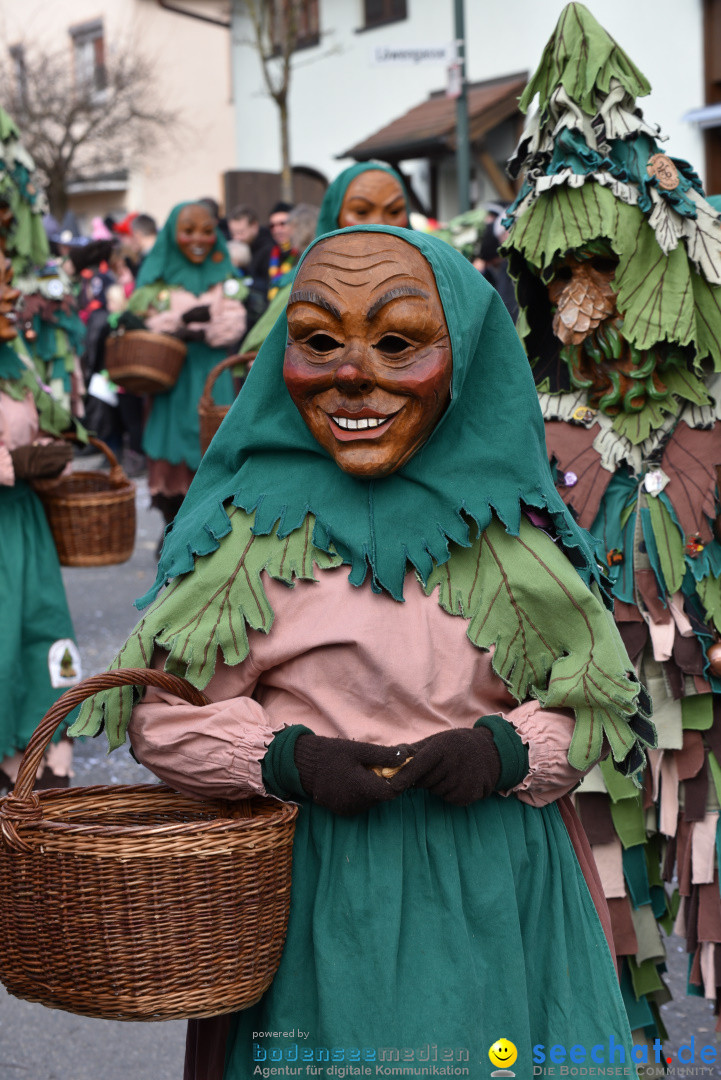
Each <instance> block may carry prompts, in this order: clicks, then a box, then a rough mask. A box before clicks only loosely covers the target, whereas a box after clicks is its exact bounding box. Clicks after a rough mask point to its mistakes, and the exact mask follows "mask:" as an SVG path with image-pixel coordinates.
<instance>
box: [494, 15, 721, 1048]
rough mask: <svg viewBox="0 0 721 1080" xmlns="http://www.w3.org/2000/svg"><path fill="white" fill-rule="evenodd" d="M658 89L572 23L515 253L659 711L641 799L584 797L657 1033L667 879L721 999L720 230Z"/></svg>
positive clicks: (525, 139) (626, 627) (532, 325)
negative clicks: (656, 106)
mask: <svg viewBox="0 0 721 1080" xmlns="http://www.w3.org/2000/svg"><path fill="white" fill-rule="evenodd" d="M649 89H650V87H649V84H648V82H647V81H646V79H645V78H644V76H643V75H642V74H641V72H640V71H639V70H638V69H637V68H636V67H635V66H634V64H633V63H632V62H631V60H630V59H629V58H628V57H627V56H626V54H625V53H624V52H623V51H622V50H621V49H620V47H619V46H618V45H617V44H616V42H615V41H613V39H612V38H610V37H609V35H608V34H607V33H606V32H605V31H604V30H603V29H602V28H601V27H600V26H599V24H598V23H597V22H596V21H595V19H594V18H593V17H592V16H591V15H590V13H589V12H588V11H587V10H586V9H585V8H584V7H583V6H582V5H581V4H570V5H569V6H568V7H567V8H566V9H565V10H564V11H563V13H562V15H561V17H560V20H559V23H558V26H557V28H556V31H555V32H554V34H553V36H552V37H551V39H550V41H549V42H548V44H547V46H546V49H545V51H544V54H543V59H542V60H541V64H540V66H539V68H538V70H537V71H536V73H535V74H534V76H533V77H532V79H531V81H530V82H529V85H528V87H527V88H526V91H525V93H524V96H523V98H522V99H521V107H522V108H523V109H524V110H527V109H528V108H529V106H530V104H531V102H532V101H533V99H534V96H535V95H536V94H538V95H539V107H538V111H537V112H536V113H535V114H534V115H533V117H532V118H530V119H529V120H528V122H527V125H526V129H525V131H524V133H523V135H522V137H521V141H520V144H519V147H518V149H517V151H516V154H515V156H514V158H513V159H512V161H511V172H512V173H513V174H518V173H519V172H520V170H521V169H523V171H524V181H523V186H522V188H521V191H520V194H519V196H518V198H517V200H516V202H515V203H514V204H513V206H512V207H511V208H510V210H509V215H508V219H507V220H508V223H509V224H510V225H511V231H510V236H509V239H508V241H507V243H506V251H507V253H508V255H509V260H510V269H511V273H512V275H513V276H514V277H515V278H516V280H517V295H518V300H519V305H520V308H521V314H520V318H519V322H518V331H519V333H520V336H521V338H522V340H523V342H524V344H525V346H526V350H527V353H528V357H529V360H530V362H531V366H532V369H533V374H534V378H535V381H536V384H537V387H538V391H539V399H540V404H541V409H542V412H543V416H544V420H545V428H546V440H547V443H548V450H549V454H550V456H551V459H552V462H553V465H554V468H555V473H556V481H557V485H558V489H559V491H560V494H561V496H562V497H563V499H564V501H565V503H566V504H567V506H569V507H570V509H571V510H572V511H573V514H574V517H575V518H576V520H577V521H578V522H579V524H580V525H582V526H583V527H585V528H588V529H590V530H591V532H592V533H593V535H594V536H595V537H597V538H598V541H599V555H600V558H602V559H603V560H605V561H606V562H607V563H608V567H609V573H610V575H611V578H612V581H613V596H614V601H615V609H614V611H615V618H616V622H617V625H618V628H619V630H620V632H621V636H622V638H623V640H624V642H625V644H626V647H627V649H628V652H629V655H630V656H631V658H632V659H633V661H634V663H635V665H636V668H637V670H638V672H639V676H640V678H641V680H642V682H643V683H644V684H645V685H646V686H647V687H648V688H649V690H650V692H651V694H652V698H653V701H654V714H655V721H656V724H657V727H658V734H659V747H658V749H657V750H654V751H651V753H650V755H649V762H650V769H649V771H648V773H647V775H646V778H645V786H644V791H643V794H640V793H639V792H638V791H636V790H635V789H634V788H633V787H632V786H631V785H630V784H628V783H627V782H626V781H623V780H621V779H620V778H618V777H617V776H616V775H614V774H612V773H611V772H610V770H608V769H607V768H606V766H605V765H604V764H602V765H601V768H600V769H596V770H594V771H593V772H592V773H591V774H590V775H589V776H588V777H587V778H586V780H585V781H584V783H583V784H582V786H581V789H580V794H579V795H578V796H577V800H576V802H577V806H578V808H579V810H580V813H581V818H582V820H583V822H584V825H585V826H586V829H587V832H588V835H589V838H590V840H591V843H592V844H593V847H594V853H595V854H596V857H597V862H598V866H599V870H600V872H601V877H602V879H603V883H604V888H605V892H606V896H607V897H608V900H609V907H610V911H611V917H612V921H613V929H614V939H615V948H616V952H617V955H618V956H619V957H620V958H622V963H621V983H622V987H623V992H624V998H625V1001H626V1005H627V1008H628V1014H629V1018H630V1021H631V1026H632V1028H643V1029H645V1031H646V1033H647V1035H650V1036H652V1037H653V1036H655V1034H657V1033H658V1032H659V1031H661V1028H662V1025H661V1023H660V1017H659V1013H658V1006H659V1004H661V1003H662V1002H663V1001H665V1000H668V996H669V995H668V992H667V990H666V988H665V986H664V984H663V982H662V979H661V977H660V974H659V973H658V971H657V967H658V965H659V964H661V963H662V962H663V959H664V947H663V943H662V940H661V937H660V934H659V933H658V930H657V927H656V924H655V921H654V919H658V920H660V921H661V923H662V925H663V926H664V927H665V928H666V929H667V930H669V929H670V927H671V924H672V922H673V915H674V914H675V907H676V898H673V899H670V900H667V898H666V895H665V892H664V890H663V888H662V881H661V877H660V867H661V866H663V875H664V877H665V880H666V881H671V880H672V877H673V872H674V867H675V868H676V872H677V874H678V881H679V891H680V894H681V909H680V913H679V918H678V923H677V928H679V929H680V931H681V932H682V933H685V935H686V939H687V947H688V950H689V952H690V954H691V964H690V975H689V980H690V984H691V989H692V992H696V993H700V992H703V993H705V994H706V995H707V996H708V997H710V998H712V999H715V1000H716V1009H717V1011H718V986H719V984H721V976H719V975H717V974H716V968H717V966H718V964H717V958H718V959H721V954H718V953H717V949H718V942H719V941H721V938H719V936H718V931H717V930H716V929H714V928H715V927H719V926H721V906H720V905H721V901H720V900H719V890H718V883H717V878H716V874H717V870H716V859H715V853H714V847H715V837H716V827H717V823H718V816H719V798H721V768H720V763H721V706H720V705H719V702H721V698H719V697H718V696H717V695H718V693H719V692H720V691H721V663H719V652H720V651H721V650H720V649H719V647H718V646H717V645H715V644H714V642H715V640H716V639H717V637H718V635H719V632H720V631H721V580H720V579H719V574H720V573H721V545H720V544H719V542H718V539H717V536H718V535H719V533H718V525H717V514H718V491H717V466H718V465H721V424H719V417H720V416H721V412H720V411H719V410H720V409H721V398H719V391H720V390H721V386H720V385H719V381H718V375H717V374H716V373H717V372H719V371H720V370H721V288H719V286H720V285H721V249H720V247H719V241H721V221H720V219H719V216H718V214H717V213H716V211H715V210H714V208H713V207H712V206H711V205H709V203H708V202H707V200H706V199H705V197H704V194H703V191H702V188H701V183H700V181H699V178H698V176H697V175H696V174H695V173H694V171H693V169H692V168H691V166H690V165H689V164H688V163H687V162H685V161H681V160H679V159H676V158H671V157H669V156H667V155H666V154H665V153H664V152H663V150H662V148H661V146H660V144H659V139H660V134H659V131H658V129H657V128H656V127H654V126H653V125H651V124H650V123H648V121H646V120H645V119H644V116H643V114H642V112H641V110H640V109H639V108H638V106H637V105H636V97H637V96H642V95H645V94H647V93H648V92H649ZM647 834H648V840H646V837H647ZM664 856H665V857H664Z"/></svg>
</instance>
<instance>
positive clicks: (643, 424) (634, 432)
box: [613, 398, 678, 446]
mask: <svg viewBox="0 0 721 1080" xmlns="http://www.w3.org/2000/svg"><path fill="white" fill-rule="evenodd" d="M677 412H678V405H677V403H676V402H675V401H674V399H673V398H669V399H668V400H666V401H647V402H646V404H645V405H644V407H643V409H641V411H640V412H634V413H624V412H621V413H619V414H618V416H616V417H614V421H613V430H614V431H615V432H616V433H617V434H618V435H620V436H622V438H624V439H628V441H629V442H630V443H632V445H633V446H638V445H639V444H640V443H642V442H645V441H646V439H647V438H648V437H649V435H650V434H651V432H652V431H656V430H657V429H658V428H660V427H662V425H663V423H664V420H665V418H666V415H667V414H668V413H671V414H672V415H675V414H676V413H677Z"/></svg>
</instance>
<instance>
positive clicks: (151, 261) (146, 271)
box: [119, 203, 247, 523]
mask: <svg viewBox="0 0 721 1080" xmlns="http://www.w3.org/2000/svg"><path fill="white" fill-rule="evenodd" d="M246 292H247V290H246V288H245V286H244V285H242V284H241V282H240V281H239V280H238V278H237V277H236V275H235V271H234V268H233V264H232V263H231V261H230V257H229V255H228V249H227V247H226V244H225V239H224V238H223V237H222V236H221V235H220V233H219V232H218V230H217V229H216V226H215V222H214V220H213V218H212V217H211V215H210V212H209V210H207V208H206V207H204V206H202V205H200V204H198V203H181V204H179V205H178V206H176V207H174V209H173V210H172V211H171V213H170V216H169V218H168V220H167V221H166V223H165V225H164V226H163V228H162V229H161V230H160V232H159V233H158V238H157V240H156V241H155V244H154V246H153V248H152V250H151V251H150V253H149V254H148V255H147V256H146V258H145V259H144V260H143V265H142V267H141V270H140V273H139V275H138V280H137V288H136V290H135V292H134V293H133V294H132V295H131V297H130V300H129V302H128V313H130V314H128V313H124V314H123V315H122V316H121V317H120V320H119V321H120V325H121V326H126V327H128V328H131V329H132V328H137V327H138V326H145V328H146V329H148V330H151V331H153V332H156V333H165V334H171V335H173V336H174V337H178V338H180V339H181V340H182V341H185V342H186V343H187V349H188V351H187V355H186V358H185V361H184V364H183V367H182V369H181V372H180V375H179V377H178V381H177V382H176V384H175V386H173V387H172V388H171V389H170V390H168V391H167V392H166V393H163V394H156V395H155V396H154V397H153V399H152V405H151V409H150V415H149V416H148V420H147V423H146V426H145V432H144V435H143V450H144V452H145V454H146V455H147V457H148V484H149V487H150V493H151V495H152V497H153V505H154V506H157V507H158V508H159V509H160V511H161V513H162V514H163V516H164V518H165V521H166V523H167V522H170V521H172V520H173V518H174V516H175V514H176V513H177V510H178V507H179V506H180V504H181V502H182V501H183V497H184V495H185V493H186V492H187V490H188V488H189V486H190V481H191V480H192V478H193V476H194V474H195V470H196V469H197V468H198V465H199V464H200V421H199V418H198V402H199V401H200V397H201V395H202V393H203V387H204V386H205V380H206V378H207V377H208V375H209V374H210V372H211V370H212V369H213V367H215V365H216V364H217V363H218V362H219V361H220V360H223V359H224V358H225V357H226V356H228V355H230V354H231V353H232V352H233V351H234V350H235V349H236V348H237V345H238V343H239V341H240V339H241V337H242V335H243V331H244V330H245V308H244V307H243V304H242V300H243V298H244V296H245V295H246ZM139 320H142V321H139ZM214 397H215V400H216V402H217V403H218V404H219V405H227V404H230V402H231V401H232V400H233V385H232V379H231V376H230V373H229V372H227V371H226V372H224V373H223V374H222V375H221V377H220V378H219V379H218V380H217V382H216V384H215V391H214Z"/></svg>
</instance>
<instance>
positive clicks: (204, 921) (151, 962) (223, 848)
mask: <svg viewBox="0 0 721 1080" xmlns="http://www.w3.org/2000/svg"><path fill="white" fill-rule="evenodd" d="M141 684H142V685H154V686H160V687H162V688H163V689H165V690H168V691H170V692H171V693H173V694H176V695H178V696H180V697H183V698H184V699H185V700H186V701H189V702H190V703H191V704H194V705H202V704H204V703H205V702H206V698H205V697H204V695H203V694H201V693H200V692H199V691H198V690H196V689H195V688H194V687H192V686H191V685H190V684H189V683H187V682H186V681H185V680H184V679H178V678H176V677H175V676H173V675H168V674H166V673H165V672H162V671H154V670H145V669H143V670H135V669H127V670H120V671H110V672H105V673H103V674H102V675H94V676H93V677H92V678H90V679H86V680H85V681H84V682H82V683H78V685H77V686H75V687H72V689H70V690H68V691H66V692H65V694H63V696H62V697H61V698H59V699H58V701H57V702H56V703H55V705H54V706H53V707H52V708H51V709H50V710H49V712H48V713H46V715H45V716H44V717H43V719H42V720H41V722H40V724H39V725H38V727H37V729H36V731H35V733H34V734H33V736H32V739H31V740H30V743H29V745H28V748H27V750H26V751H25V753H24V755H23V759H22V764H21V766H20V771H19V773H18V777H17V781H16V783H15V788H14V790H13V791H12V792H11V793H10V794H9V795H8V796H6V797H5V798H4V799H2V800H0V830H1V834H0V980H1V981H2V982H3V984H4V985H5V987H6V988H7V990H8V991H9V992H10V993H11V994H14V995H15V996H16V997H20V998H24V999H25V1000H27V1001H36V1002H40V1003H41V1004H43V1005H46V1006H48V1007H49V1008H55V1009H65V1010H67V1011H68V1012H73V1013H78V1014H80V1015H82V1016H94V1017H100V1018H103V1019H110V1020H172V1019H181V1018H191V1017H203V1016H217V1015H220V1014H222V1013H228V1012H235V1011H236V1010H238V1009H244V1008H247V1007H248V1006H250V1005H253V1004H254V1003H255V1002H256V1001H258V999H259V998H260V997H261V996H262V994H263V993H264V992H265V990H266V989H267V988H268V986H269V985H270V983H271V982H272V979H273V976H274V975H275V972H276V970H277V967H278V964H279V962H280V956H281V952H282V950H283V944H284V942H285V931H286V925H287V919H288V907H289V902H290V872H291V855H292V844H293V832H294V829H295V818H296V816H297V813H298V808H297V807H296V806H293V805H292V804H285V803H281V802H278V801H277V800H274V799H267V798H254V799H249V800H243V801H239V802H232V803H230V802H221V801H212V802H211V801H208V802H201V801H197V800H194V799H189V798H186V797H185V796H182V795H179V794H177V793H176V792H174V791H172V790H171V789H170V788H167V787H165V786H164V785H161V784H146V785H136V786H133V787H103V786H99V787H87V788H69V789H64V790H60V789H56V790H53V789H48V790H45V791H40V792H33V791H32V787H33V782H34V779H35V774H36V770H37V767H38V764H39V762H40V760H41V758H42V755H43V753H44V751H45V749H46V748H47V745H48V743H49V741H50V738H51V736H52V734H53V732H54V731H55V729H56V728H57V726H58V724H59V723H60V722H61V721H62V720H63V719H64V718H65V717H66V716H67V714H68V713H69V712H70V711H71V710H72V709H73V708H74V707H75V705H77V704H78V703H79V702H80V701H82V700H84V699H85V698H87V697H90V696H92V695H93V694H95V693H97V692H98V691H100V690H107V689H108V688H110V687H119V686H128V685H141ZM118 692H120V691H118Z"/></svg>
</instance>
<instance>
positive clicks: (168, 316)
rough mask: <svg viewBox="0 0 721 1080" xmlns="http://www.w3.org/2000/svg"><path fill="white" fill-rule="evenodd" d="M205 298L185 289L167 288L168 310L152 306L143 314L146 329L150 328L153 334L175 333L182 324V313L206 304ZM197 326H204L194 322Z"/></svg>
mask: <svg viewBox="0 0 721 1080" xmlns="http://www.w3.org/2000/svg"><path fill="white" fill-rule="evenodd" d="M207 303H208V301H207V299H203V298H202V297H200V296H193V294H192V293H190V292H188V291H187V290H186V289H176V288H172V289H169V290H168V310H167V311H153V309H152V308H150V310H149V311H148V314H147V315H146V316H145V325H146V326H147V328H148V330H151V331H152V332H153V333H154V334H175V333H177V331H178V330H180V328H181V327H182V326H183V325H184V324H183V318H182V317H183V315H184V314H185V312H186V311H190V309H191V308H194V307H197V306H198V305H199V304H207ZM194 325H195V326H196V327H197V326H204V325H205V324H204V323H196V324H194Z"/></svg>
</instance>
